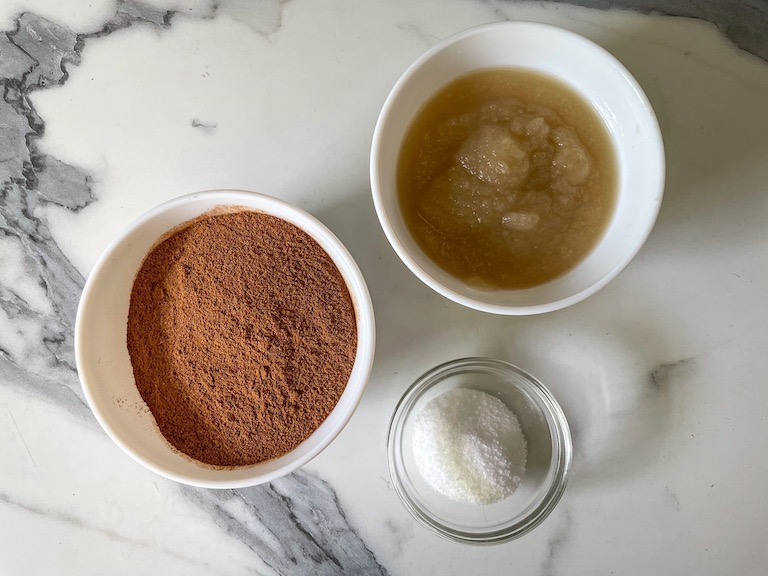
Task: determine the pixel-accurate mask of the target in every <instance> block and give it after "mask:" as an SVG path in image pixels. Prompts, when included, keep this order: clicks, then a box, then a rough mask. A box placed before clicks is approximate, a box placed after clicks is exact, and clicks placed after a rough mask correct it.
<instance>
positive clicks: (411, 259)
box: [370, 22, 665, 315]
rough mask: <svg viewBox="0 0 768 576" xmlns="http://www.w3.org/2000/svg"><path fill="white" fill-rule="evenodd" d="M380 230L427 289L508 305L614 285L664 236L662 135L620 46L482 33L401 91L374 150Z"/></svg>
mask: <svg viewBox="0 0 768 576" xmlns="http://www.w3.org/2000/svg"><path fill="white" fill-rule="evenodd" d="M370 168H371V188H372V192H373V199H374V204H375V206H376V212H377V214H378V217H379V221H380V223H381V226H382V228H383V229H384V232H385V234H386V236H387V238H388V240H389V242H390V243H391V244H392V247H393V248H394V250H395V252H397V254H398V256H399V257H400V258H401V259H402V260H403V262H404V263H405V264H406V265H407V266H408V268H410V269H411V271H412V272H413V273H414V274H416V276H418V277H419V278H420V279H421V280H422V281H423V282H424V283H426V284H427V285H428V286H430V287H431V288H433V289H434V290H436V291H437V292H439V293H440V294H442V295H444V296H446V297H448V298H450V299H451V300H454V301H456V302H458V303H460V304H463V305H465V306H469V307H471V308H475V309H477V310H482V311H486V312H492V313H496V314H508V315H523V314H537V313H542V312H548V311H552V310H557V309H560V308H564V307H566V306H569V305H571V304H574V303H576V302H579V301H581V300H583V299H584V298H586V297H587V296H590V295H591V294H594V293H595V292H597V291H598V290H599V289H600V288H602V287H603V286H605V285H606V284H607V283H608V282H610V281H611V280H612V279H614V278H615V277H616V276H617V275H618V274H619V273H620V272H621V271H622V270H623V269H624V268H625V267H626V266H627V265H628V264H629V262H630V261H631V260H632V258H633V257H634V256H635V254H637V252H638V251H639V250H640V248H641V246H642V245H643V243H644V242H645V240H646V238H647V237H648V235H649V234H650V231H651V229H652V228H653V224H654V222H655V221H656V217H657V214H658V211H659V208H660V206H661V200H662V196H663V192H664V175H665V161H664V145H663V142H662V138H661V132H660V130H659V125H658V122H657V120H656V116H655V114H654V112H653V109H652V108H651V105H650V103H649V102H648V99H647V98H646V96H645V94H644V93H643V91H642V89H641V88H640V86H639V85H638V83H637V81H636V80H635V79H634V78H633V77H632V75H631V74H630V73H629V72H628V71H627V70H626V68H624V66H623V65H622V64H621V63H620V62H619V61H618V60H616V58H614V57H613V56H612V55H611V54H609V53H608V52H607V51H606V50H604V49H603V48H601V47H600V46H598V45H596V44H595V43H593V42H591V41H590V40H587V39H585V38H583V37H581V36H579V35H577V34H574V33H572V32H569V31H567V30H563V29H560V28H556V27H554V26H549V25H545V24H539V23H533V22H505V23H498V24H491V25H487V26H481V27H478V28H472V29H470V30H467V31H464V32H462V33H460V34H458V35H456V36H453V37H451V38H449V39H447V40H445V41H443V42H441V43H440V44H438V45H437V46H435V47H433V48H432V49H431V50H429V51H428V52H426V53H425V54H424V55H422V56H421V57H420V58H419V59H418V60H416V62H414V63H413V64H412V65H411V66H410V67H409V68H408V69H407V70H406V71H405V73H404V74H403V75H402V76H401V78H400V79H399V80H398V82H397V83H396V84H395V86H394V88H393V89H392V91H391V92H390V94H389V97H388V98H387V100H386V102H385V104H384V107H383V109H382V111H381V114H380V116H379V119H378V122H377V124H376V129H375V132H374V137H373V144H372V149H371V167H370Z"/></svg>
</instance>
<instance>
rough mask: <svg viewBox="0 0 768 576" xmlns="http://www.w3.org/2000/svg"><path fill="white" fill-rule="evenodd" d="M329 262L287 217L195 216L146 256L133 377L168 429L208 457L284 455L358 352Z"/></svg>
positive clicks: (227, 461)
mask: <svg viewBox="0 0 768 576" xmlns="http://www.w3.org/2000/svg"><path fill="white" fill-rule="evenodd" d="M355 320H356V317H355V310H354V306H353V303H352V300H351V297H350V295H349V291H348V289H347V287H346V284H345V282H344V279H343V278H342V277H341V274H340V273H339V271H338V269H337V268H336V266H335V264H334V263H333V261H332V260H331V258H330V257H329V256H328V254H327V253H326V252H325V251H324V250H323V249H322V248H321V247H320V245H319V244H317V242H315V240H313V239H312V238H311V237H310V236H309V235H308V234H306V233H305V232H304V231H302V230H300V229H299V228H297V227H296V226H294V225H293V224H291V223H289V222H286V221H284V220H281V219H279V218H276V217H274V216H270V215H267V214H262V213H258V212H252V211H239V212H234V213H227V214H217V215H212V216H207V217H203V218H201V219H198V220H196V221H193V222H192V223H190V224H188V225H186V226H185V227H183V228H182V229H180V230H178V231H176V232H174V233H173V234H171V235H170V236H169V237H167V238H166V239H165V240H163V241H162V242H160V243H159V244H158V245H157V246H155V247H154V248H153V249H152V250H151V251H150V253H149V254H148V255H147V257H146V259H145V261H144V263H143V264H142V267H141V269H140V271H139V273H138V274H137V276H136V280H135V282H134V286H133V290H132V292H131V304H130V310H129V317H128V330H127V342H128V350H129V353H130V357H131V362H132V365H133V371H134V376H135V379H136V385H137V387H138V389H139V392H140V393H141V396H142V398H144V400H145V401H146V403H147V405H148V406H149V409H150V410H151V412H152V414H153V415H154V417H155V420H156V422H157V424H158V426H159V427H160V430H161V432H162V434H163V436H165V438H166V439H167V440H168V441H169V442H170V443H171V444H172V445H173V446H174V447H175V448H177V449H178V450H179V451H181V452H183V453H184V454H186V455H188V456H190V457H191V458H193V459H195V460H198V461H200V462H203V463H205V464H209V465H213V466H243V465H249V464H254V463H257V462H262V461H265V460H269V459H272V458H276V457H278V456H281V455H283V454H285V453H287V452H289V451H290V450H292V449H293V448H295V447H296V446H297V445H298V444H300V443H301V442H302V441H303V440H305V439H306V438H307V437H309V435H310V434H311V433H312V432H313V431H314V430H315V429H317V427H318V426H320V424H321V423H322V422H323V421H324V420H325V418H326V417H327V416H328V414H329V413H330V412H331V411H332V410H333V408H334V407H335V405H336V403H337V402H338V400H339V397H340V396H341V394H342V392H343V391H344V388H345V386H346V383H347V381H348V379H349V375H350V373H351V371H352V366H353V364H354V360H355V350H356V345H357V332H356V322H355Z"/></svg>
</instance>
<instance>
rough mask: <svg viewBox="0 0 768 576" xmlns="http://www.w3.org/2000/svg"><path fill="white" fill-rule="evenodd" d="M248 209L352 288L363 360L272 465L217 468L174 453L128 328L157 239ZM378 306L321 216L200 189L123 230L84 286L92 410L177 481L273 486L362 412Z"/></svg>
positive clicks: (79, 324) (80, 322)
mask: <svg viewBox="0 0 768 576" xmlns="http://www.w3.org/2000/svg"><path fill="white" fill-rule="evenodd" d="M227 205H229V206H243V207H245V208H248V209H252V210H256V211H260V212H265V213H267V214H271V215H273V216H277V217H278V218H282V219H283V220H287V221H288V222H291V223H293V224H295V225H296V226H298V227H299V228H301V229H302V230H304V231H305V232H307V233H308V234H309V235H310V236H311V237H312V238H314V239H315V240H316V241H317V242H318V243H319V244H320V246H322V247H323V248H324V249H325V251H326V252H327V253H328V254H329V256H330V257H331V258H332V259H333V261H334V263H335V264H336V266H337V267H338V269H339V271H340V272H341V275H342V277H343V278H344V280H345V281H346V283H347V287H348V288H349V292H350V295H351V296H352V301H353V302H354V305H355V311H356V315H357V356H356V358H355V363H354V366H353V368H352V373H351V375H350V377H349V382H348V383H347V386H346V389H345V390H344V393H343V394H342V395H341V398H340V399H339V402H338V404H337V405H336V407H335V408H334V409H333V411H332V412H331V413H330V415H329V416H328V418H327V419H326V420H325V421H324V422H323V424H322V425H321V426H320V427H319V428H318V429H317V430H315V432H314V433H313V434H312V435H311V436H310V437H309V438H307V439H306V440H305V441H304V442H302V443H301V444H300V445H299V446H297V447H296V448H295V449H294V450H292V451H291V452H289V453H288V454H285V455H284V456H281V457H280V458H276V459H274V460H270V461H268V462H263V463H260V464H256V465H254V466H244V467H238V468H233V469H214V468H211V467H207V466H204V465H202V464H199V463H197V462H195V461H193V460H191V459H190V458H188V457H186V456H183V455H181V454H180V453H179V452H178V451H176V450H174V449H173V448H172V447H171V445H170V444H169V443H168V442H167V441H166V440H165V438H163V436H162V435H161V433H160V430H159V428H158V427H157V425H156V423H155V421H154V418H153V416H152V415H151V413H150V412H149V410H148V409H146V404H145V403H144V401H143V400H142V398H141V396H140V395H139V392H138V389H137V388H136V384H135V382H134V379H133V370H132V368H131V362H130V358H129V356H128V348H127V345H126V330H127V319H128V305H129V302H130V294H131V288H132V286H133V280H134V278H135V276H136V273H137V272H138V270H139V267H140V266H141V263H142V261H143V260H144V257H145V256H146V254H147V252H148V251H149V250H150V249H151V248H152V246H153V245H154V244H155V242H156V241H157V240H158V239H159V238H160V237H161V236H163V235H164V234H165V233H166V232H168V231H169V230H171V229H173V228H175V227H176V226H178V225H179V224H182V223H183V222H186V221H188V220H191V219H193V218H196V217H197V216H200V215H201V214H203V213H205V212H207V211H209V210H211V209H212V208H215V207H216V206H227ZM374 348H375V329H374V318H373V306H372V304H371V299H370V296H369V294H368V288H367V287H366V284H365V280H364V279H363V276H362V274H361V273H360V270H359V269H358V267H357V265H356V264H355V262H354V260H353V259H352V256H350V254H349V252H347V250H346V248H344V246H343V245H342V244H341V242H340V241H339V240H338V239H337V238H336V237H335V236H334V235H333V234H332V233H331V232H330V231H329V230H328V229H327V228H326V227H325V226H324V225H323V224H321V223H320V222H319V221H318V220H316V219H315V218H313V217H312V216H310V215H309V214H307V213H306V212H303V211H302V210H299V209H298V208H294V207H293V206H290V205H289V204H286V203H285V202H282V201H281V200H277V199H275V198H272V197H270V196H265V195H262V194H255V193H252V192H242V191H235V190H220V191H210V192H201V193H198V194H191V195H189V196H183V197H181V198H176V199H174V200H171V201H170V202H166V203H165V204H162V205H160V206H158V207H156V208H154V209H152V210H150V211H149V212H147V213H146V214H144V215H143V216H141V217H140V218H139V219H138V220H136V221H135V222H134V223H133V224H131V225H130V226H129V227H128V228H127V229H126V230H125V231H124V232H123V233H122V234H120V235H119V236H118V237H117V238H116V239H115V240H114V241H113V242H112V243H111V244H110V245H109V247H107V249H106V251H105V252H104V254H102V256H101V257H100V258H99V260H98V261H97V263H96V265H95V266H94V269H93V272H92V273H91V275H90V277H89V278H88V281H87V282H86V284H85V289H84V290H83V295H82V297H81V299H80V306H79V308H78V311H77V321H76V325H75V356H76V360H77V370H78V373H79V375H80V381H81V383H82V386H83V391H84V392H85V397H86V399H87V400H88V404H89V405H90V406H91V409H92V410H93V413H94V414H95V415H96V419H97V420H98V421H99V423H100V424H101V426H102V427H103V428H104V430H105V431H106V432H107V434H108V435H109V436H110V437H111V438H112V439H113V440H114V441H115V442H116V443H117V444H118V445H119V446H120V447H121V448H122V449H123V450H125V452H127V453H128V454H129V455H130V456H132V457H133V458H134V459H135V460H137V461H138V462H140V463H141V464H143V465H144V466H146V467H147V468H149V469H150V470H153V471H155V472H157V473H158V474H161V475H163V476H165V477H167V478H170V479H172V480H176V481H178V482H182V483H184V484H190V485H192V486H201V487H205V488H239V487H243V486H251V485H254V484H261V483H264V482H269V481H271V480H274V479H275V478H278V477H280V476H283V475H285V474H288V473H289V472H291V471H293V470H295V469H296V468H298V467H300V466H302V465H303V464H306V463H307V462H308V461H309V460H311V459H312V458H313V457H314V456H316V455H317V454H319V453H320V451H322V450H323V448H325V447H326V446H327V445H328V444H329V443H330V442H331V441H332V440H333V439H334V438H335V437H336V436H337V435H338V433H339V432H341V430H342V428H344V426H345V425H346V423H347V422H348V421H349V419H350V417H351V416H352V413H353V412H354V411H355V408H357V405H358V403H359V401H360V398H361V396H362V394H363V389H364V387H365V385H366V383H367V381H368V377H369V375H370V372H371V367H372V365H373V355H374Z"/></svg>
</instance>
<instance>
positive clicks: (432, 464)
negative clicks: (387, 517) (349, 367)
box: [413, 388, 527, 504]
mask: <svg viewBox="0 0 768 576" xmlns="http://www.w3.org/2000/svg"><path fill="white" fill-rule="evenodd" d="M413 455H414V457H415V459H416V465H417V467H418V469H419V472H420V473H421V475H422V476H423V477H424V480H425V481H426V482H427V484H429V486H430V487H432V488H433V489H434V490H436V491H437V492H440V493H441V494H443V495H444V496H447V497H448V498H450V499H451V500H454V501H456V502H462V503H467V504H492V503H493V502H498V501H499V500H503V499H504V498H506V497H507V496H509V495H510V494H512V493H513V492H514V491H515V489H517V487H518V486H519V485H520V480H521V478H522V476H523V474H524V473H525V464H526V459H527V449H526V443H525V437H524V436H523V431H522V430H521V428H520V423H519V422H518V421H517V418H516V417H515V415H514V414H513V413H512V412H511V411H510V410H509V408H507V406H506V405H505V404H504V403H503V402H502V401H501V400H499V399H498V398H495V397H494V396H491V395H490V394H486V393H485V392H480V391H479V390H469V389H464V388H458V389H454V390H449V391H447V392H444V393H443V394H441V395H440V396H438V397H436V398H433V399H432V400H430V401H429V402H428V403H427V404H426V406H424V408H423V409H422V410H421V412H420V413H419V414H418V415H417V417H416V421H415V422H414V428H413Z"/></svg>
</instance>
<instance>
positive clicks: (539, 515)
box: [387, 356, 573, 545]
mask: <svg viewBox="0 0 768 576" xmlns="http://www.w3.org/2000/svg"><path fill="white" fill-rule="evenodd" d="M462 367H463V368H470V369H472V368H474V369H476V370H477V369H496V370H500V371H502V372H512V373H514V374H516V375H518V376H520V377H522V379H523V380H524V381H525V382H526V383H527V384H528V385H530V386H531V387H532V389H533V390H534V391H535V392H536V395H537V397H538V398H539V400H540V402H539V404H540V406H542V407H545V409H546V410H547V411H548V412H549V415H550V416H552V421H554V422H555V426H554V427H553V426H552V425H551V424H550V425H549V430H550V435H551V438H552V448H553V451H555V452H556V456H557V458H556V463H557V464H556V466H557V471H556V474H555V475H554V477H553V478H552V481H551V485H550V486H549V489H548V491H547V494H546V497H545V498H544V499H543V500H542V501H541V503H540V504H539V505H538V506H537V507H536V508H535V509H534V510H532V511H531V513H530V514H529V515H528V516H526V517H525V518H524V519H523V520H521V521H520V522H518V523H517V524H514V525H512V526H508V527H506V528H503V529H497V530H489V531H487V532H467V531H462V530H455V529H452V528H449V527H447V526H445V525H443V524H442V523H440V522H439V521H437V520H436V519H435V518H434V517H433V516H432V514H431V513H430V512H429V510H427V509H425V508H424V507H422V506H420V505H419V504H418V503H417V502H416V500H415V499H413V498H412V497H411V495H410V493H409V492H408V490H407V488H406V485H405V484H404V483H403V482H402V480H401V478H400V474H399V471H398V468H399V467H400V466H402V463H401V460H402V457H401V456H402V455H401V454H400V450H399V448H398V445H397V441H398V438H399V435H400V433H402V429H403V426H404V424H405V421H406V416H407V415H408V414H409V413H410V412H411V410H412V409H413V407H414V406H413V405H414V404H415V401H416V399H417V397H419V396H420V395H421V394H423V393H424V392H425V391H426V390H428V389H429V388H431V387H432V386H434V385H435V384H437V383H438V382H440V381H441V380H442V377H443V376H450V375H451V374H450V372H451V371H452V370H454V369H458V368H462ZM547 422H548V423H550V420H549V419H547ZM572 463H573V440H572V437H571V432H570V427H569V425H568V420H567V419H566V417H565V414H564V413H563V410H562V408H561V407H560V404H559V403H558V402H557V400H556V399H555V397H554V396H553V395H552V393H551V392H550V391H549V390H548V389H547V388H546V387H545V386H544V385H543V384H542V383H541V382H540V381H539V380H538V379H537V378H535V377H534V376H532V375H531V374H529V373H528V372H526V371H525V370H522V369H521V368H519V367H518V366H516V365H514V364H512V363H510V362H506V361H504V360H498V359H496V358H488V357H480V356H470V357H465V358H458V359H455V360H449V361H447V362H443V363H442V364H439V365H437V366H435V367H434V368H430V369H429V370H427V371H426V372H424V373H423V374H421V375H420V376H419V377H418V378H416V379H415V380H414V382H413V383H412V384H411V385H410V386H409V387H408V389H407V390H406V391H405V392H404V393H403V395H402V396H401V398H400V399H399V400H398V403H397V405H396V407H395V409H394V411H393V413H392V417H391V419H390V422H389V428H388V431H387V464H388V468H389V474H390V478H391V479H392V484H393V486H394V488H395V492H396V493H397V495H398V497H399V498H400V501H401V502H402V503H403V505H404V506H405V507H406V509H407V510H408V511H409V512H410V513H411V515H412V516H413V517H414V518H416V520H417V521H418V522H419V523H420V524H422V525H423V526H426V527H427V528H429V529H430V530H432V531H433V532H435V533H436V534H437V535H439V536H441V537H443V538H445V539H447V540H451V541H454V542H461V543H465V544H476V545H490V544H500V543H503V542H508V541H510V540H514V539H516V538H520V537H521V536H523V535H525V534H527V533H528V532H530V531H531V530H533V529H534V528H536V527H537V526H538V525H540V524H541V523H542V522H544V520H545V519H546V518H547V516H549V514H550V513H551V512H552V511H553V510H554V509H555V507H556V506H557V504H558V502H559V501H560V499H561V498H562V496H563V494H564V493H565V489H566V486H567V484H568V479H569V477H570V470H571V466H572Z"/></svg>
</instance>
